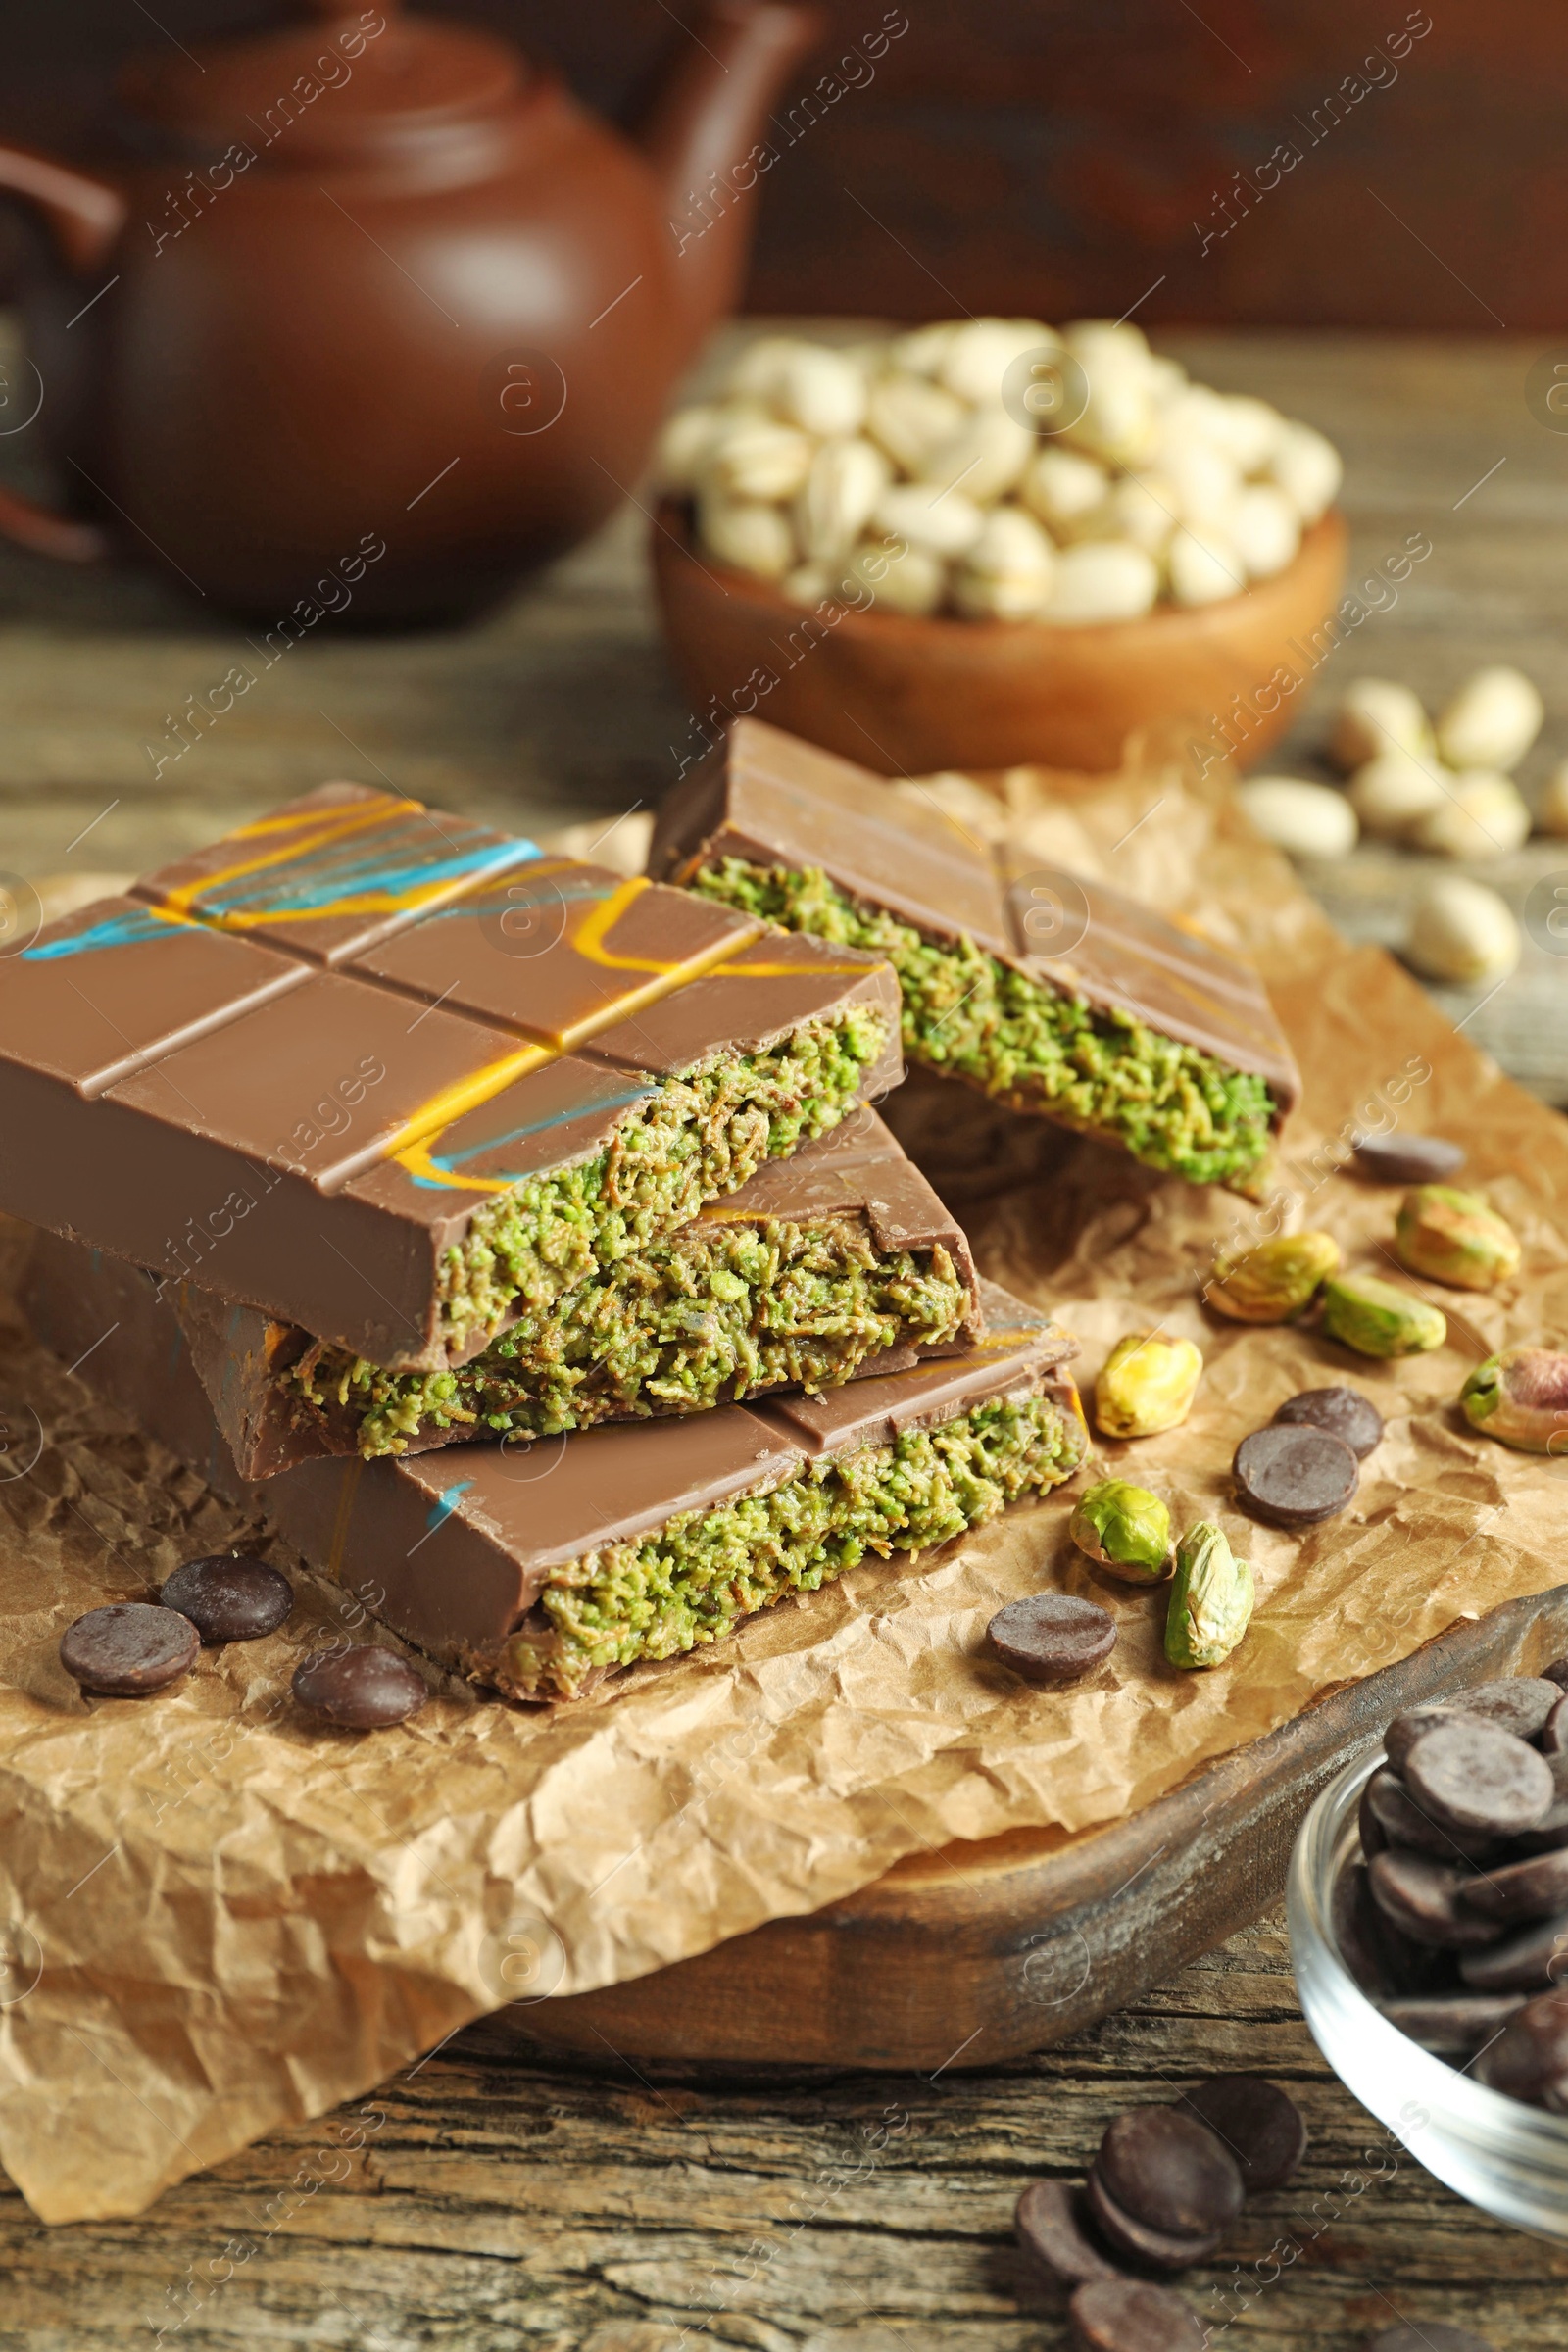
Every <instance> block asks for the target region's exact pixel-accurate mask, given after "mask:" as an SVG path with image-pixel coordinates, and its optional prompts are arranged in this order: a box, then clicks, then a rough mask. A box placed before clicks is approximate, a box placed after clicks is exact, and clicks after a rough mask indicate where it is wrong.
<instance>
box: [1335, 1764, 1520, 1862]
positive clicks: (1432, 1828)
mask: <svg viewBox="0 0 1568 2352" xmlns="http://www.w3.org/2000/svg"><path fill="white" fill-rule="evenodd" d="M1362 1802H1363V1803H1364V1804H1365V1806H1366V1809H1367V1812H1368V1813H1369V1814H1370V1815H1371V1817H1372V1819H1373V1820H1374V1821H1375V1822H1376V1823H1377V1826H1378V1828H1379V1829H1380V1830H1381V1831H1382V1832H1383V1842H1384V1844H1385V1845H1391V1846H1402V1847H1403V1848H1404V1849H1405V1851H1406V1852H1408V1853H1415V1854H1430V1855H1431V1856H1432V1857H1433V1859H1434V1861H1437V1862H1487V1861H1490V1860H1491V1859H1492V1857H1493V1855H1494V1854H1495V1853H1496V1851H1497V1840H1496V1838H1488V1837H1487V1836H1485V1835H1484V1834H1483V1833H1481V1832H1479V1831H1475V1830H1450V1829H1446V1827H1445V1826H1444V1824H1443V1823H1442V1822H1438V1821H1432V1820H1429V1819H1428V1817H1427V1815H1426V1814H1425V1813H1423V1811H1422V1810H1421V1807H1420V1806H1419V1805H1418V1804H1417V1803H1416V1801H1415V1798H1414V1797H1413V1796H1412V1795H1411V1794H1410V1791H1409V1789H1407V1788H1406V1787H1405V1785H1404V1783H1403V1782H1402V1781H1401V1780H1400V1778H1399V1776H1398V1774H1397V1772H1395V1771H1394V1770H1393V1769H1392V1768H1391V1767H1390V1766H1389V1765H1387V1764H1385V1765H1384V1766H1383V1767H1382V1769H1381V1770H1380V1771H1378V1772H1375V1773H1374V1774H1373V1775H1372V1778H1371V1779H1370V1780H1369V1781H1368V1783H1367V1785H1366V1789H1365V1793H1364V1795H1363V1798H1362ZM1361 1851H1362V1852H1363V1853H1366V1851H1367V1849H1366V1846H1365V1845H1364V1844H1363V1845H1362V1848H1361ZM1368 1859H1369V1860H1370V1856H1368Z"/></svg>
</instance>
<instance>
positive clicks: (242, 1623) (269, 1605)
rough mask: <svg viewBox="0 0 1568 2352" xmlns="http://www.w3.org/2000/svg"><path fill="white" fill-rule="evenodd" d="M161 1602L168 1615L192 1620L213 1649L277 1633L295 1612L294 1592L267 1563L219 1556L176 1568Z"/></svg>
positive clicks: (285, 1579)
mask: <svg viewBox="0 0 1568 2352" xmlns="http://www.w3.org/2000/svg"><path fill="white" fill-rule="evenodd" d="M160 1597H161V1598H162V1600H163V1604H164V1606H165V1608H166V1609H178V1610H179V1612H180V1614H181V1615H182V1616H185V1617H188V1618H189V1619H190V1621H191V1623H192V1625H193V1626H194V1627H195V1628H196V1631H197V1632H198V1633H199V1634H200V1636H201V1638H202V1640H203V1642H207V1643H208V1644H210V1645H211V1644H216V1643H217V1642H257V1641H259V1640H260V1639H261V1637H262V1636H263V1634H271V1633H275V1632H276V1631H277V1628H278V1627H279V1626H280V1625H281V1624H282V1622H283V1620H284V1618H285V1617H286V1616H287V1615H288V1613H289V1611H290V1609H291V1608H292V1607H293V1606H294V1588H293V1586H292V1585H291V1584H290V1583H289V1581H288V1578H287V1577H286V1576H285V1575H284V1574H283V1572H282V1570H281V1569H280V1568H270V1567H269V1566H268V1565H267V1562H266V1561H265V1560H247V1559H241V1558H240V1557H238V1556H237V1555H236V1554H235V1553H232V1552H222V1551H219V1552H213V1553H211V1554H209V1556H208V1557H207V1558H205V1559H200V1560H187V1561H186V1562H185V1564H184V1566H183V1567H181V1568H176V1569H175V1570H174V1573H173V1575H172V1577H171V1578H170V1580H169V1582H168V1584H167V1585H165V1587H164V1590H163V1593H162V1594H161V1595H160Z"/></svg>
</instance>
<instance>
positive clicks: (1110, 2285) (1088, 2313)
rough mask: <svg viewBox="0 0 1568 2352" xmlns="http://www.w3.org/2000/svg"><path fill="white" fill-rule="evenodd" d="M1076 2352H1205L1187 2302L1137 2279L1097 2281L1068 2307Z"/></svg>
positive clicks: (1195, 2316) (1080, 2290)
mask: <svg viewBox="0 0 1568 2352" xmlns="http://www.w3.org/2000/svg"><path fill="white" fill-rule="evenodd" d="M1067 2318H1068V2320H1069V2321H1070V2323H1071V2326H1072V2336H1073V2342H1074V2344H1075V2345H1076V2347H1077V2352H1203V2346H1204V2345H1205V2344H1206V2343H1207V2341H1208V2336H1207V2332H1206V2330H1205V2329H1204V2327H1203V2326H1202V2323H1201V2321H1200V2319H1199V2317H1198V2314H1197V2312H1196V2311H1194V2309H1193V2307H1192V2305H1191V2304H1190V2303H1184V2302H1183V2301H1182V2298H1181V2296H1180V2295H1178V2294H1174V2293H1172V2291H1171V2289H1170V2288H1169V2287H1168V2286H1151V2285H1149V2284H1147V2283H1146V2282H1145V2281H1144V2280H1142V2279H1139V2278H1096V2279H1094V2280H1092V2281H1091V2283H1090V2284H1089V2285H1088V2286H1080V2287H1079V2288H1077V2289H1076V2291H1075V2292H1074V2294H1073V2298H1072V2301H1071V2302H1070V2303H1069V2304H1068V2306H1067Z"/></svg>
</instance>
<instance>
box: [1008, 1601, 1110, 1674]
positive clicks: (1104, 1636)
mask: <svg viewBox="0 0 1568 2352" xmlns="http://www.w3.org/2000/svg"><path fill="white" fill-rule="evenodd" d="M986 1631H987V1633H988V1634H989V1636H990V1639H991V1646H992V1648H993V1649H994V1650H995V1651H996V1653H997V1655H998V1657H999V1658H1000V1659H1001V1660H1002V1662H1003V1664H1004V1665H1005V1666H1010V1667H1011V1668H1012V1670H1013V1672H1014V1674H1021V1675H1022V1676H1023V1678H1024V1680H1025V1682H1028V1683H1041V1684H1044V1685H1046V1686H1047V1687H1048V1688H1049V1687H1051V1686H1054V1685H1056V1684H1060V1683H1075V1682H1077V1681H1078V1679H1079V1678H1080V1676H1082V1675H1086V1674H1091V1673H1093V1671H1094V1669H1095V1668H1096V1667H1097V1666H1102V1665H1103V1664H1104V1661H1105V1660H1106V1658H1108V1657H1109V1655H1110V1653H1111V1651H1112V1650H1113V1649H1114V1648H1115V1646H1116V1620H1115V1619H1114V1617H1112V1615H1111V1613H1110V1611H1109V1610H1108V1609H1103V1608H1102V1607H1101V1606H1100V1604H1099V1602H1098V1601H1094V1600H1079V1599H1077V1598H1076V1597H1075V1596H1074V1594H1072V1593H1030V1595H1029V1597H1028V1599H1027V1600H1009V1601H1008V1603H1007V1605H1006V1607H1005V1609H999V1610H998V1611H997V1613H996V1615H995V1616H994V1617H993V1618H992V1620H991V1623H990V1625H989V1626H988V1627H987V1628H986Z"/></svg>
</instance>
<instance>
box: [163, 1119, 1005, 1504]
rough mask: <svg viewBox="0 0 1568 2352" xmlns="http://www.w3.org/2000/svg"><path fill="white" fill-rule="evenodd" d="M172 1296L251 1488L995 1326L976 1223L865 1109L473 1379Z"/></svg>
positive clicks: (495, 1347) (709, 1392)
mask: <svg viewBox="0 0 1568 2352" xmlns="http://www.w3.org/2000/svg"><path fill="white" fill-rule="evenodd" d="M173 1298H174V1305H175V1311H176V1313H177V1314H178V1316H179V1320H180V1324H181V1327H182V1328H183V1330H184V1333H185V1338H186V1342H187V1345H188V1346H189V1348H190V1352H191V1358H192V1361H193V1362H194V1363H195V1365H196V1367H197V1370H198V1372H199V1373H200V1375H201V1377H202V1380H203V1383H204V1385H205V1387H206V1390H207V1394H208V1397H209V1400H210V1402H211V1404H212V1408H213V1411H214V1412H215V1414H216V1415H217V1417H218V1420H219V1423H220V1426H221V1428H222V1430H223V1433H224V1436H225V1437H226V1438H227V1440H228V1442H229V1444H230V1446H231V1447H232V1449H233V1453H234V1458H235V1461H236V1463H237V1464H238V1466H239V1469H240V1471H241V1473H242V1475H243V1476H244V1477H246V1478H265V1477H270V1476H272V1475H274V1474H275V1473H276V1472H277V1471H279V1470H282V1469H286V1468H288V1467H289V1466H290V1465H291V1464H292V1463H294V1462H296V1461H304V1460H309V1459H312V1458H314V1457H316V1456H318V1455H320V1454H324V1453H339V1454H346V1453H352V1452H360V1453H362V1454H364V1455H365V1456H366V1458H371V1457H373V1456H375V1455H378V1454H384V1453H412V1452H423V1451H426V1450H428V1449H429V1448H431V1447H433V1446H447V1445H456V1444H462V1443H464V1442H465V1441H466V1440H468V1439H472V1438H476V1437H491V1438H503V1437H550V1436H554V1435H556V1434H557V1433H558V1432H560V1431H564V1430H570V1429H582V1428H587V1427H590V1426H592V1425H594V1424H596V1423H598V1422H601V1421H606V1420H615V1421H619V1420H631V1419H639V1418H645V1417H667V1416H672V1415H676V1414H681V1413H690V1412H696V1411H700V1410H703V1409H706V1408H708V1407H711V1406H712V1405H715V1404H727V1403H735V1402H739V1401H741V1400H742V1399H743V1398H745V1397H751V1396H756V1395H759V1394H760V1393H762V1392H764V1391H768V1390H774V1389H778V1388H781V1387H786V1386H791V1385H797V1384H801V1385H805V1386H807V1387H808V1388H812V1389H815V1388H821V1387H831V1386H836V1385H837V1384H838V1383H839V1382H841V1381H843V1380H845V1379H847V1378H852V1377H857V1376H858V1375H860V1374H861V1373H863V1372H865V1371H868V1370H873V1369H874V1370H877V1371H881V1372H887V1371H891V1370H893V1369H895V1368H897V1367H898V1365H899V1364H900V1362H903V1361H907V1362H908V1363H913V1362H915V1361H916V1360H917V1357H916V1353H915V1350H916V1349H917V1348H918V1349H920V1350H921V1351H922V1352H924V1351H927V1350H929V1349H931V1348H941V1349H945V1350H946V1351H949V1352H951V1351H952V1350H953V1349H954V1348H957V1347H960V1346H961V1345H962V1344H963V1342H964V1339H965V1337H966V1336H968V1335H970V1334H972V1332H973V1331H974V1330H975V1329H976V1327H977V1326H978V1322H979V1306H978V1297H977V1285H976V1278H975V1272H974V1265H973V1260H972V1258H971V1256H970V1253H969V1247H968V1243H967V1240H966V1239H965V1237H964V1234H963V1232H962V1229H961V1228H960V1227H959V1225H958V1224H957V1223H956V1220H955V1218H954V1217H953V1216H952V1215H951V1214H950V1213H949V1212H948V1211H947V1210H946V1209H945V1208H944V1207H943V1205H942V1203H941V1201H939V1200H938V1199H937V1197H936V1194H935V1193H934V1192H933V1190H932V1188H931V1186H930V1185H929V1184H928V1183H927V1182H926V1180H925V1178H924V1177H923V1176H922V1175H921V1174H920V1172H919V1170H918V1169H917V1168H916V1167H915V1166H914V1165H913V1163H912V1162H911V1161H909V1160H908V1159H907V1158H906V1156H905V1154H904V1153H903V1152H902V1151H901V1150H900V1148H899V1146H898V1144H897V1143H896V1142H895V1141H894V1139H893V1137H892V1135H891V1134H890V1133H889V1132H888V1130H887V1128H886V1127H885V1126H884V1125H883V1123H882V1121H881V1120H880V1119H879V1118H878V1117H877V1115H876V1113H875V1112H874V1111H873V1110H871V1109H870V1108H869V1107H868V1106H864V1105H862V1106H861V1108H859V1109H858V1110H857V1111H854V1112H852V1113H851V1114H850V1116H849V1117H848V1118H847V1119H845V1120H844V1121H843V1122H842V1123H841V1124H840V1125H839V1126H838V1127H835V1128H833V1129H832V1130H830V1132H829V1133H828V1134H826V1135H823V1136H820V1137H818V1138H816V1139H815V1140H814V1141H812V1142H809V1143H806V1144H803V1145H802V1146H801V1148H800V1150H799V1151H797V1152H792V1153H791V1155H790V1156H789V1157H788V1158H787V1159H779V1160H770V1161H768V1162H767V1163H766V1164H765V1165H764V1166H763V1167H762V1168H760V1170H759V1171H758V1173H757V1174H756V1175H755V1176H754V1177H752V1178H751V1180H750V1181H749V1182H748V1183H747V1184H744V1185H743V1186H742V1187H741V1188H740V1190H739V1191H738V1192H735V1193H731V1194H728V1195H727V1196H726V1197H725V1198H724V1199H723V1200H722V1201H715V1202H711V1203H710V1204H709V1206H707V1207H706V1208H704V1209H703V1211H702V1212H701V1214H700V1215H699V1216H698V1217H697V1218H696V1219H695V1220H694V1222H693V1223H692V1224H691V1225H688V1226H685V1227H683V1228H682V1229H681V1230H680V1231H679V1232H678V1233H676V1234H674V1235H672V1236H670V1237H669V1238H668V1239H666V1240H664V1241H662V1242H656V1243H654V1244H653V1245H651V1246H650V1247H649V1249H647V1250H642V1251H638V1252H635V1253H633V1254H632V1255H630V1256H629V1257H627V1258H623V1259H621V1260H620V1261H618V1263H617V1264H616V1265H614V1266H612V1267H610V1268H607V1269H602V1270H601V1272H600V1273H599V1274H597V1275H595V1276H593V1277H591V1278H590V1279H589V1280H588V1281H587V1282H585V1283H581V1284H579V1285H578V1286H577V1287H576V1289H574V1290H573V1291H571V1292H570V1293H569V1294H567V1295H566V1297H565V1298H564V1299H561V1300H559V1301H556V1302H554V1304H553V1305H552V1306H550V1307H549V1308H546V1309H544V1310H542V1311H541V1312H539V1313H538V1314H525V1315H523V1316H521V1317H520V1318H519V1319H518V1320H517V1322H515V1324H513V1325H511V1326H509V1328H508V1329H507V1331H506V1332H504V1333H503V1334H502V1335H501V1336H500V1337H499V1338H498V1339H497V1340H495V1341H493V1342H492V1344H491V1346H490V1347H489V1348H486V1349H485V1350H484V1352H483V1353H482V1354H481V1355H479V1356H477V1357H475V1358H474V1359H472V1360H471V1361H470V1363H468V1364H467V1365H466V1366H464V1367H461V1368H458V1369H454V1370H450V1371H446V1372H441V1373H437V1374H434V1375H427V1374H421V1373H390V1372H384V1371H381V1370H379V1369H377V1368H375V1367H372V1366H370V1365H368V1364H366V1363H365V1362H364V1361H363V1360H361V1361H356V1360H355V1359H353V1358H351V1357H349V1356H347V1355H346V1354H345V1353H344V1352H343V1351H341V1350H335V1349H332V1348H321V1347H319V1346H318V1345H317V1344H316V1343H314V1342H313V1341H312V1340H311V1339H310V1337H309V1335H308V1334H306V1333H304V1332H301V1331H297V1330H294V1329H292V1328H291V1327H290V1326H288V1325H285V1324H280V1323H277V1322H276V1321H273V1320H271V1319H270V1318H269V1317H268V1316H266V1315H264V1314H262V1313H260V1312H259V1311H258V1310H257V1309H255V1308H251V1307H244V1306H234V1305H231V1304H229V1303H228V1302H227V1301H225V1300H223V1299H220V1298H218V1297H217V1296H216V1294H214V1293H211V1292H204V1291H201V1290H198V1289H197V1288H196V1286H195V1285H193V1284H189V1283H182V1284H180V1285H179V1286H178V1287H177V1289H176V1290H175V1292H174V1294H173Z"/></svg>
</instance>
